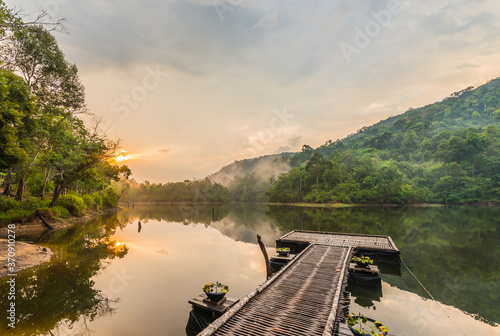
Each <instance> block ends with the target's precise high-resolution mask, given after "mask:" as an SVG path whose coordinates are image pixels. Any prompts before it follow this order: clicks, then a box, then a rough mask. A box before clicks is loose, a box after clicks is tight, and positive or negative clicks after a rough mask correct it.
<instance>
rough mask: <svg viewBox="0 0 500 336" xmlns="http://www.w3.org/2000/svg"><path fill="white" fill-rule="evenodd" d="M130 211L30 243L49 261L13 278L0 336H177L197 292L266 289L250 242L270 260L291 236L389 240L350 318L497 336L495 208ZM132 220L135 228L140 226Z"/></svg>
mask: <svg viewBox="0 0 500 336" xmlns="http://www.w3.org/2000/svg"><path fill="white" fill-rule="evenodd" d="M212 208H213V206H210V207H208V206H198V207H197V208H193V207H187V206H136V207H135V208H134V209H126V210H124V211H122V212H120V213H118V214H117V215H113V216H108V217H106V218H102V219H100V220H98V221H93V222H91V223H88V224H87V225H84V226H81V227H78V228H76V227H73V228H69V229H66V230H62V231H58V232H55V233H52V234H47V235H45V236H43V237H41V238H40V237H24V238H23V239H25V240H34V239H40V242H39V243H40V244H41V245H45V246H49V247H50V248H52V249H53V250H54V252H55V253H56V256H55V257H54V258H53V259H52V261H51V262H50V263H47V264H45V265H42V266H40V267H37V268H35V269H32V270H27V271H24V272H21V273H19V275H18V277H17V296H16V308H17V317H18V323H17V327H16V329H15V330H7V329H6V323H5V321H6V319H5V310H6V309H7V308H6V307H7V306H6V304H7V298H6V294H5V293H6V289H7V287H6V285H7V284H6V283H5V279H4V280H1V281H0V308H1V312H0V317H1V321H2V322H1V323H0V326H1V329H0V334H2V335H4V334H5V335H10V334H12V335H179V336H184V335H186V333H185V327H186V323H187V319H188V315H189V311H190V309H191V308H190V305H189V304H188V303H187V301H188V300H189V299H191V298H193V297H195V296H197V295H198V294H201V287H202V286H203V285H204V284H205V283H207V282H215V281H221V282H223V283H226V284H228V285H229V287H230V290H229V296H231V297H237V298H243V297H244V296H245V295H246V294H248V293H249V292H251V291H252V290H253V289H255V288H256V287H257V286H258V285H259V284H260V283H262V282H264V281H265V280H266V277H265V265H264V261H263V257H262V254H261V252H260V250H259V247H258V246H257V245H256V234H260V235H261V236H262V237H263V240H264V242H265V243H266V245H267V246H268V248H269V253H272V252H273V250H274V249H273V247H274V246H275V240H276V239H277V238H279V237H280V236H281V235H283V234H285V233H287V232H289V231H291V230H294V229H307V230H320V231H333V232H352V233H371V234H388V235H390V236H391V237H392V238H393V240H394V241H395V243H396V245H397V246H398V248H399V249H400V250H401V253H402V259H403V261H404V262H405V263H406V265H407V266H408V267H409V268H410V269H411V270H412V271H413V272H414V274H415V275H416V276H417V277H418V278H419V279H420V281H421V282H422V283H423V284H424V285H425V287H426V288H427V289H428V290H429V292H430V293H431V294H432V295H433V296H434V297H435V299H436V300H437V301H439V302H440V304H439V305H438V304H437V303H435V302H434V301H433V300H431V299H430V298H429V295H428V294H427V293H426V292H425V291H424V290H423V289H422V288H421V287H420V285H419V284H418V282H417V281H416V280H415V279H414V278H413V277H412V275H411V274H410V273H409V272H408V271H407V270H406V269H405V267H404V266H402V267H401V275H400V276H399V275H387V274H384V275H383V280H384V281H383V286H382V290H381V291H366V290H363V289H360V288H357V289H356V288H354V289H352V290H351V291H352V294H351V297H350V300H351V305H350V311H352V312H355V313H358V312H361V313H364V314H365V315H367V316H370V317H373V318H375V319H378V320H381V321H383V322H384V324H385V325H387V326H388V327H389V329H390V332H391V333H392V334H394V335H399V336H408V335H426V336H437V335H462V334H463V335H467V336H476V335H500V327H499V325H498V323H499V322H500V307H499V296H500V266H499V264H500V222H499V218H500V209H499V208H470V207H467V208H464V207H457V208H350V209H334V210H331V209H302V208H287V207H262V206H251V205H245V206H243V205H231V206H222V207H219V206H217V207H215V208H214V209H213V210H212ZM139 221H140V222H141V224H142V225H141V226H140V228H139V225H138V222H139Z"/></svg>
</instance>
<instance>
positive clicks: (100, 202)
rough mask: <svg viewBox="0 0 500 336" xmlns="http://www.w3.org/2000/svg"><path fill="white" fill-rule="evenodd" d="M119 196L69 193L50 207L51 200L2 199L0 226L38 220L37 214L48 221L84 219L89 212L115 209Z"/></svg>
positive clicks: (108, 192) (108, 193) (2, 197)
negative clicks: (72, 218)
mask: <svg viewBox="0 0 500 336" xmlns="http://www.w3.org/2000/svg"><path fill="white" fill-rule="evenodd" d="M118 198H119V195H118V194H116V193H115V192H114V191H112V190H111V189H108V190H107V191H105V192H103V193H101V194H100V193H94V194H86V195H79V194H76V193H68V194H66V195H61V196H60V197H59V199H58V201H57V203H56V205H55V206H53V207H49V204H50V200H49V199H39V198H34V197H28V198H27V199H26V200H24V201H17V200H14V199H12V198H9V197H5V196H1V197H0V225H5V224H10V223H26V222H31V221H33V220H35V219H36V217H37V214H40V215H42V216H43V217H44V218H45V219H47V220H57V219H60V218H62V219H66V218H69V217H83V216H84V215H85V214H87V213H89V212H95V211H99V210H104V209H110V208H115V207H116V206H117V203H118Z"/></svg>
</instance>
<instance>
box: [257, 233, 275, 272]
mask: <svg viewBox="0 0 500 336" xmlns="http://www.w3.org/2000/svg"><path fill="white" fill-rule="evenodd" d="M257 242H258V243H259V247H260V250H261V251H262V254H263V255H264V259H265V261H266V273H267V278H268V279H269V278H270V277H271V274H272V272H271V263H270V262H269V256H268V255H267V251H266V246H265V245H264V243H263V242H262V239H260V236H259V235H257Z"/></svg>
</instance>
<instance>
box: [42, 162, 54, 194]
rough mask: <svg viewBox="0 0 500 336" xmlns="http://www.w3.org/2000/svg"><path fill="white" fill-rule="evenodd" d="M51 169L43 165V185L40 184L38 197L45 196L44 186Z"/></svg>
mask: <svg viewBox="0 0 500 336" xmlns="http://www.w3.org/2000/svg"><path fill="white" fill-rule="evenodd" d="M51 170H52V168H50V167H49V168H48V169H47V167H45V169H44V172H43V185H42V193H41V196H40V198H41V199H43V198H44V197H45V188H46V187H47V182H48V180H49V176H50V171H51Z"/></svg>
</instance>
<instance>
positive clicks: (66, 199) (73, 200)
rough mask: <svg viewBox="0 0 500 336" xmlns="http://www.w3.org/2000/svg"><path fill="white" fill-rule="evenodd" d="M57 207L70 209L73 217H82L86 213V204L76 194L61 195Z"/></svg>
mask: <svg viewBox="0 0 500 336" xmlns="http://www.w3.org/2000/svg"><path fill="white" fill-rule="evenodd" d="M57 205H59V206H61V207H63V208H66V209H68V211H69V213H70V214H72V215H73V216H77V217H81V216H82V215H83V213H84V212H85V202H84V201H83V199H82V198H81V197H79V196H78V195H76V194H66V195H61V196H60V197H59V199H58V201H57Z"/></svg>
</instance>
